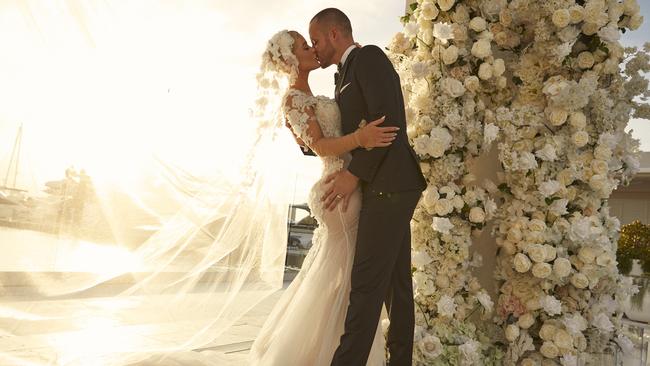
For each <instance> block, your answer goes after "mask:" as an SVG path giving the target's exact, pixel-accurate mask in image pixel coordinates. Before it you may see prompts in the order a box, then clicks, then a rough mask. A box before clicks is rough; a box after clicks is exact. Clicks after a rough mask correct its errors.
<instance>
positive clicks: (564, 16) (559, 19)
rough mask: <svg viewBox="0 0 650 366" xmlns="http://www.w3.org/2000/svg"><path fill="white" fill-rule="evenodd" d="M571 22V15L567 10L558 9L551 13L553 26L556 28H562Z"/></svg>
mask: <svg viewBox="0 0 650 366" xmlns="http://www.w3.org/2000/svg"><path fill="white" fill-rule="evenodd" d="M570 22H571V13H570V12H569V10H568V9H558V10H556V11H555V12H554V13H553V24H555V26H556V27H558V28H564V27H566V26H567V25H569V23H570Z"/></svg>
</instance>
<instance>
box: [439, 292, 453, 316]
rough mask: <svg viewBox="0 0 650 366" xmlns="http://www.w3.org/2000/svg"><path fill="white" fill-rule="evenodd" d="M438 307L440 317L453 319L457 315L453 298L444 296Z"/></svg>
mask: <svg viewBox="0 0 650 366" xmlns="http://www.w3.org/2000/svg"><path fill="white" fill-rule="evenodd" d="M436 305H437V306H438V314H440V316H445V317H449V318H451V317H453V316H454V314H455V313H456V303H455V302H454V299H453V298H451V297H449V296H447V295H443V296H442V297H441V298H440V300H438V302H437V303H436Z"/></svg>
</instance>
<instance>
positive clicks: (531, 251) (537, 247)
mask: <svg viewBox="0 0 650 366" xmlns="http://www.w3.org/2000/svg"><path fill="white" fill-rule="evenodd" d="M527 252H528V256H529V257H530V259H532V260H533V262H536V263H543V262H545V260H546V251H545V250H544V246H542V245H541V244H533V245H531V246H529V247H528V250H527Z"/></svg>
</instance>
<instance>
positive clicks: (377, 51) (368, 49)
mask: <svg viewBox="0 0 650 366" xmlns="http://www.w3.org/2000/svg"><path fill="white" fill-rule="evenodd" d="M358 57H361V58H369V59H372V58H376V57H386V54H385V53H384V51H383V50H382V49H381V48H379V47H377V46H375V45H374V44H369V45H365V46H363V47H361V48H360V49H359V55H358Z"/></svg>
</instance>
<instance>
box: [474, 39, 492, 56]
mask: <svg viewBox="0 0 650 366" xmlns="http://www.w3.org/2000/svg"><path fill="white" fill-rule="evenodd" d="M472 55H473V56H474V57H477V58H480V59H484V58H486V57H488V56H490V55H492V44H491V43H490V40H489V39H485V38H484V39H479V40H478V41H476V42H474V44H473V45H472Z"/></svg>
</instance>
